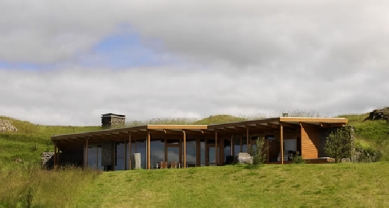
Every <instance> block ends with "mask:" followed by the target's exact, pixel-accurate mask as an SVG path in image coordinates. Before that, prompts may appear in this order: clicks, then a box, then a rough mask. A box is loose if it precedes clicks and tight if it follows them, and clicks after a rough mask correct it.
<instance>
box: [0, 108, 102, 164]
mask: <svg viewBox="0 0 389 208" xmlns="http://www.w3.org/2000/svg"><path fill="white" fill-rule="evenodd" d="M0 119H2V120H8V121H10V123H12V125H13V126H15V127H16V128H17V129H18V131H17V132H5V133H0V169H4V168H14V167H15V166H23V165H26V164H28V163H34V164H35V165H38V166H39V165H40V162H41V161H40V160H41V157H40V156H41V154H42V152H44V151H53V144H52V143H51V140H50V137H51V136H52V135H54V134H68V133H77V132H84V131H94V130H99V129H101V127H98V126H91V127H75V126H43V125H36V124H32V123H30V122H27V121H20V120H17V119H13V118H9V117H4V116H0Z"/></svg>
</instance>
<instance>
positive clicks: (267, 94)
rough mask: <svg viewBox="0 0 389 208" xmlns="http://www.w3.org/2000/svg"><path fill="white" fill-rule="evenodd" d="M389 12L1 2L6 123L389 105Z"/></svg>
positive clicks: (282, 5) (316, 6) (297, 6)
mask: <svg viewBox="0 0 389 208" xmlns="http://www.w3.org/2000/svg"><path fill="white" fill-rule="evenodd" d="M388 6H389V4H388V3H386V2H369V3H367V2H365V1H341V2H339V1H315V2H311V1H295V2H289V1H281V0H276V1H240V2H239V3H236V2H234V1H196V2H185V1H163V2H162V1H119V0H117V1H110V2H109V3H107V2H105V1H99V0H96V1H88V0H87V1H82V2H79V1H61V0H60V1H48V0H47V1H45V0H42V1H34V3H29V2H24V1H23V2H22V1H18V0H13V1H2V2H1V3H0V45H1V47H0V93H1V95H2V97H3V98H5V99H1V100H0V114H3V115H7V116H12V117H16V118H21V119H24V120H30V121H33V122H35V123H41V124H64V125H100V114H102V113H107V112H114V113H122V114H126V115H127V120H142V119H151V118H155V117H204V116H209V115H212V114H234V115H252V114H259V113H265V114H267V115H278V114H280V113H281V112H282V111H293V110H315V111H317V112H319V113H320V114H322V115H326V116H333V115H337V114H343V113H362V112H365V111H368V110H371V109H373V108H378V107H382V106H385V105H388V104H387V103H388V101H389V100H388V99H389V98H387V96H386V94H387V92H388V90H389V85H388V84H387V81H386V79H387V77H389V71H388V70H387V69H388V67H389V61H388V60H389V57H388V56H389V55H388V54H389V53H388V52H389V51H388V45H389V39H388V38H387V37H388V35H389V34H388V33H389V29H388V27H386V25H388V23H389V16H388V15H387V8H388Z"/></svg>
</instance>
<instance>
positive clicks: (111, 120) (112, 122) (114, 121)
mask: <svg viewBox="0 0 389 208" xmlns="http://www.w3.org/2000/svg"><path fill="white" fill-rule="evenodd" d="M101 124H102V127H103V128H112V127H123V126H124V125H125V124H126V116H125V115H120V114H114V113H106V114H103V115H102V116H101Z"/></svg>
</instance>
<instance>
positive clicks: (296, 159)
mask: <svg viewBox="0 0 389 208" xmlns="http://www.w3.org/2000/svg"><path fill="white" fill-rule="evenodd" d="M292 161H293V163H295V164H303V163H305V160H304V159H303V157H302V156H301V155H300V152H299V151H297V152H296V155H293V160H292Z"/></svg>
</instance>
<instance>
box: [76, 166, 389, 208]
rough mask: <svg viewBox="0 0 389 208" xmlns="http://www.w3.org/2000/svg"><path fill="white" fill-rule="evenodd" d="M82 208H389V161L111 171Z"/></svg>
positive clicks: (98, 180) (82, 201) (87, 194)
mask: <svg viewBox="0 0 389 208" xmlns="http://www.w3.org/2000/svg"><path fill="white" fill-rule="evenodd" d="M76 204H77V206H79V207H389V163H387V162H380V163H352V164H351V163H349V164H299V165H297V164H296V165H265V166H263V167H261V168H259V169H251V168H249V167H247V166H223V167H199V168H189V169H163V170H150V171H146V170H136V171H117V172H105V173H103V174H101V175H99V176H98V178H96V179H95V180H94V181H93V183H92V184H90V185H89V186H88V188H87V189H85V190H84V192H83V193H82V194H81V195H80V196H79V199H78V202H77V203H76Z"/></svg>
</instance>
